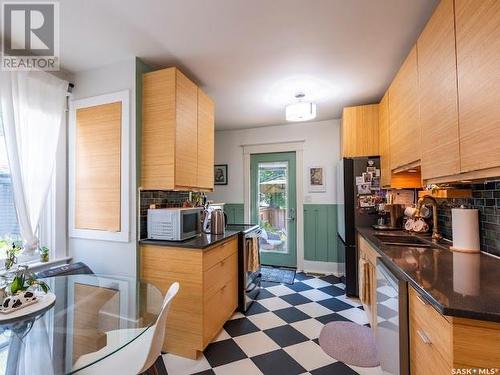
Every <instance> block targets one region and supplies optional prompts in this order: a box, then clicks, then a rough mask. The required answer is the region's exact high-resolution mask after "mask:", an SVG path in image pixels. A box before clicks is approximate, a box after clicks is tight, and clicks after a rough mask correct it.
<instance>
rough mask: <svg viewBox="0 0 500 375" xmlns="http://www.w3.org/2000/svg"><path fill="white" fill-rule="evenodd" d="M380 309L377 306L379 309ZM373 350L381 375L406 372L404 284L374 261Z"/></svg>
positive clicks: (407, 368) (406, 320)
mask: <svg viewBox="0 0 500 375" xmlns="http://www.w3.org/2000/svg"><path fill="white" fill-rule="evenodd" d="M379 306H380V307H379ZM379 309H380V311H382V310H383V311H385V313H384V318H382V317H381V316H378V317H377V335H376V339H377V349H378V355H379V359H380V367H381V368H382V370H383V371H384V373H388V374H394V375H406V374H409V373H410V363H409V362H410V361H409V358H410V355H409V338H408V335H409V333H408V284H407V282H406V281H404V280H402V279H401V278H398V277H397V275H395V274H394V273H393V272H391V270H390V269H389V268H388V267H387V266H386V265H385V264H384V263H383V261H382V259H381V258H377V310H379Z"/></svg>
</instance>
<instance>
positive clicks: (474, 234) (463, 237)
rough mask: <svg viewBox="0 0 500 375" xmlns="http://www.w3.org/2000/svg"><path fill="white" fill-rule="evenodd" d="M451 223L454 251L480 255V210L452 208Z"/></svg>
mask: <svg viewBox="0 0 500 375" xmlns="http://www.w3.org/2000/svg"><path fill="white" fill-rule="evenodd" d="M451 221H452V223H451V224H452V231H453V248H452V250H456V251H462V252H470V253H478V252H479V250H480V241H479V214H478V210H477V209H470V208H452V210H451Z"/></svg>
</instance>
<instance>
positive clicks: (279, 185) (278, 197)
mask: <svg viewBox="0 0 500 375" xmlns="http://www.w3.org/2000/svg"><path fill="white" fill-rule="evenodd" d="M257 179H258V181H257V184H258V199H257V202H258V208H259V225H260V226H261V228H262V229H263V234H262V237H261V244H260V248H261V250H263V251H273V252H280V253H288V243H287V239H288V220H287V218H288V162H267V163H264V162H263V163H259V166H258V175H257Z"/></svg>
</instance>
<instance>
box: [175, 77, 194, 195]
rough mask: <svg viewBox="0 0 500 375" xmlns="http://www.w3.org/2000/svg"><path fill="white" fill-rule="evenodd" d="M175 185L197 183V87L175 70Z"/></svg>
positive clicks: (178, 186)
mask: <svg viewBox="0 0 500 375" xmlns="http://www.w3.org/2000/svg"><path fill="white" fill-rule="evenodd" d="M176 89H177V92H176V110H177V112H176V129H175V187H176V188H181V189H182V188H193V187H196V185H197V183H198V87H197V86H196V85H195V84H194V83H193V82H191V81H190V80H189V79H188V78H187V77H186V76H185V75H184V74H182V73H181V72H180V71H179V70H177V71H176Z"/></svg>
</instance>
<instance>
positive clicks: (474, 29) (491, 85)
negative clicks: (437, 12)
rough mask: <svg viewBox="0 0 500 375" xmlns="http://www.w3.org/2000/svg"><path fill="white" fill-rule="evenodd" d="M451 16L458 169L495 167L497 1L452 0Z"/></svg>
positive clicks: (499, 45)
mask: <svg viewBox="0 0 500 375" xmlns="http://www.w3.org/2000/svg"><path fill="white" fill-rule="evenodd" d="M455 22H456V52H457V72H458V99H459V100H458V101H459V104H458V108H459V122H460V164H461V172H463V173H464V172H470V171H478V170H483V169H486V168H497V167H500V142H499V141H498V140H499V139H500V90H499V89H498V88H499V87H500V74H499V72H500V27H499V26H498V25H500V2H499V1H496V0H484V1H474V0H456V1H455ZM497 172H498V171H497ZM498 173H499V174H496V175H497V176H498V175H500V172H498ZM494 174H495V173H494Z"/></svg>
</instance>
